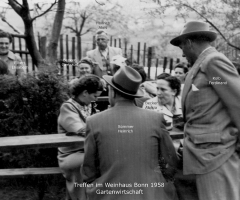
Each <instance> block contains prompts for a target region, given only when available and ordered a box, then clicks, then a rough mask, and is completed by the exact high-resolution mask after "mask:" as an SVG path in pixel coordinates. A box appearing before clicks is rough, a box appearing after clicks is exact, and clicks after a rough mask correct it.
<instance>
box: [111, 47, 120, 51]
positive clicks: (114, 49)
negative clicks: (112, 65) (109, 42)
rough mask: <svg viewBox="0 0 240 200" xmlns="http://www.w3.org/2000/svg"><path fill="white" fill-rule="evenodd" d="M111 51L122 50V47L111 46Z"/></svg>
mask: <svg viewBox="0 0 240 200" xmlns="http://www.w3.org/2000/svg"><path fill="white" fill-rule="evenodd" d="M109 50H110V51H116V52H121V51H122V49H120V48H118V47H109Z"/></svg>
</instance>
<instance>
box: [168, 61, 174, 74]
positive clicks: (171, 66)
mask: <svg viewBox="0 0 240 200" xmlns="http://www.w3.org/2000/svg"><path fill="white" fill-rule="evenodd" d="M169 69H170V74H171V73H172V69H173V59H172V58H171V59H170V66H169Z"/></svg>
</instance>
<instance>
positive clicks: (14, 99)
mask: <svg viewBox="0 0 240 200" xmlns="http://www.w3.org/2000/svg"><path fill="white" fill-rule="evenodd" d="M0 84H1V87H0V136H1V137H3V136H18V135H38V134H51V133H57V116H58V112H59V108H60V106H61V104H62V102H63V101H65V100H66V99H67V98H68V95H67V84H64V81H63V80H61V78H59V77H57V76H56V75H54V74H47V73H41V74H38V75H37V77H34V76H31V75H27V76H26V77H25V78H22V79H18V78H17V77H15V76H7V75H4V76H3V75H1V76H0ZM2 159H3V161H4V162H3V161H2V162H0V163H1V165H2V166H0V167H1V168H3V167H6V168H11V167H14V168H16V167H33V166H34V167H40V166H41V167H44V166H49V167H50V166H51V165H53V166H57V159H56V149H23V150H19V149H16V150H14V151H11V153H3V154H2ZM0 160H1V159H0Z"/></svg>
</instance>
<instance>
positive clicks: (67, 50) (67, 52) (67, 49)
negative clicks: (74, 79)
mask: <svg viewBox="0 0 240 200" xmlns="http://www.w3.org/2000/svg"><path fill="white" fill-rule="evenodd" d="M68 47H69V46H68V35H66V54H67V62H68V61H69V48H68ZM67 80H69V64H67Z"/></svg>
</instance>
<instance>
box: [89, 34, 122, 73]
mask: <svg viewBox="0 0 240 200" xmlns="http://www.w3.org/2000/svg"><path fill="white" fill-rule="evenodd" d="M95 37H96V43H97V47H96V49H94V50H91V51H88V52H87V57H89V58H91V59H92V60H93V61H94V62H96V63H98V65H97V66H96V67H95V68H94V69H93V74H95V75H97V76H99V77H100V78H102V76H103V75H106V74H108V75H112V74H113V69H112V65H111V64H110V61H111V60H112V57H113V56H116V55H122V50H121V49H120V48H117V47H110V46H108V42H109V36H108V34H107V32H106V31H105V30H101V29H99V30H98V31H97V32H96V36H95Z"/></svg>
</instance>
